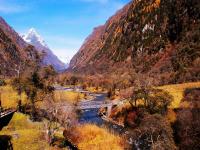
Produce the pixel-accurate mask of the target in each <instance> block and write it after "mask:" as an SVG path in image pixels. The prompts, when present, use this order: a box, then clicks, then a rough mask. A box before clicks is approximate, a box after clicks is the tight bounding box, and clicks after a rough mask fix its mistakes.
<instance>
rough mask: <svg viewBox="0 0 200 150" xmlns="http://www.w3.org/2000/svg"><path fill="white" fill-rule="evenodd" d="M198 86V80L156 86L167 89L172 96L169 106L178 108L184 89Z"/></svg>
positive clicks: (199, 85)
mask: <svg viewBox="0 0 200 150" xmlns="http://www.w3.org/2000/svg"><path fill="white" fill-rule="evenodd" d="M199 87H200V82H191V83H183V84H172V85H164V86H160V87H158V89H162V90H164V91H167V92H169V94H170V95H172V96H173V101H172V103H171V105H170V108H179V106H180V103H181V100H182V99H183V94H184V91H185V90H186V89H190V88H199Z"/></svg>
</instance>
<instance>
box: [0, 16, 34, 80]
mask: <svg viewBox="0 0 200 150" xmlns="http://www.w3.org/2000/svg"><path fill="white" fill-rule="evenodd" d="M36 55H37V51H36V50H35V49H34V47H32V46H30V45H28V44H27V43H26V42H25V41H24V40H23V39H22V38H21V37H20V36H19V35H18V34H17V33H16V32H15V31H14V30H13V29H12V28H11V27H10V26H9V25H8V24H7V23H6V22H5V20H4V19H3V18H2V17H0V75H4V76H14V75H16V74H17V70H18V69H19V66H20V64H21V63H22V62H25V61H26V60H28V61H32V60H34V59H35V58H36Z"/></svg>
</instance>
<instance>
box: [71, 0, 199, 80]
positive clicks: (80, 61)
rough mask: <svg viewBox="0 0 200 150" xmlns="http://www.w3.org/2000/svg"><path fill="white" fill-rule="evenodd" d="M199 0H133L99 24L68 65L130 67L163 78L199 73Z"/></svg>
mask: <svg viewBox="0 0 200 150" xmlns="http://www.w3.org/2000/svg"><path fill="white" fill-rule="evenodd" d="M199 37H200V1H198V0H179V1H176V0H171V1H169V0H134V1H131V2H130V3H129V4H128V5H126V6H125V7H124V8H123V9H121V10H119V11H118V12H117V13H116V14H115V15H114V16H112V17H111V18H110V19H109V20H108V21H107V22H106V23H105V25H103V26H100V27H98V28H95V30H94V31H93V33H92V34H91V35H90V36H89V37H88V38H87V39H86V41H85V43H84V44H83V46H82V47H81V49H80V50H79V52H78V53H77V54H76V55H75V56H74V57H73V58H72V60H71V62H70V69H71V70H72V71H74V72H84V73H88V74H94V73H101V74H110V73H121V74H123V73H124V72H125V71H126V70H127V68H134V70H135V72H139V73H143V74H148V75H149V76H152V77H155V78H158V79H159V81H160V83H161V84H164V83H173V82H185V81H194V80H199V79H200V66H199V64H200V57H199V56H200V38H199Z"/></svg>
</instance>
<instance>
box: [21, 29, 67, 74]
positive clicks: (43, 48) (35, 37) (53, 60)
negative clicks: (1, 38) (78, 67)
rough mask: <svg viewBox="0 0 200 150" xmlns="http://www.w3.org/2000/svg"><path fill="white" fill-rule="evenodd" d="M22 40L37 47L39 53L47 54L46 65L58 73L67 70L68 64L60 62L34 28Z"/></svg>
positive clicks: (45, 55)
mask: <svg viewBox="0 0 200 150" xmlns="http://www.w3.org/2000/svg"><path fill="white" fill-rule="evenodd" d="M22 38H23V39H24V41H26V42H27V43H29V44H31V45H33V46H35V48H36V49H37V50H38V51H39V52H41V53H43V52H44V53H45V54H44V58H43V63H44V65H52V66H53V67H54V68H55V69H56V70H57V71H63V70H65V69H66V68H67V64H65V63H63V62H62V61H61V60H59V58H58V57H57V56H56V55H55V54H54V53H53V52H52V50H51V49H50V48H49V47H48V45H47V44H46V43H45V41H44V39H43V38H42V37H41V36H40V35H39V33H38V32H37V31H36V30H35V29H34V28H31V29H30V30H29V31H28V33H27V34H25V35H23V36H22Z"/></svg>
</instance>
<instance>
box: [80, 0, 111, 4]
mask: <svg viewBox="0 0 200 150" xmlns="http://www.w3.org/2000/svg"><path fill="white" fill-rule="evenodd" d="M81 1H83V2H95V3H101V4H106V3H107V2H109V0H81Z"/></svg>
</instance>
